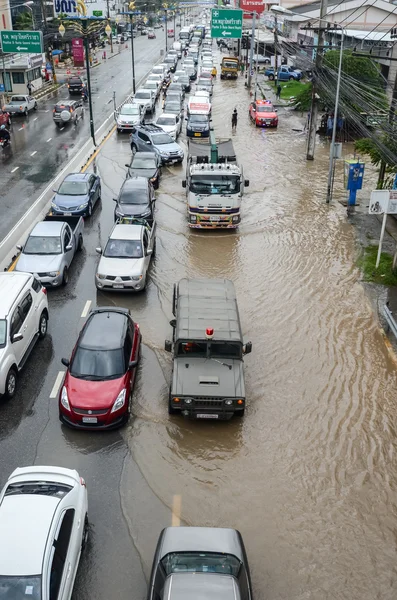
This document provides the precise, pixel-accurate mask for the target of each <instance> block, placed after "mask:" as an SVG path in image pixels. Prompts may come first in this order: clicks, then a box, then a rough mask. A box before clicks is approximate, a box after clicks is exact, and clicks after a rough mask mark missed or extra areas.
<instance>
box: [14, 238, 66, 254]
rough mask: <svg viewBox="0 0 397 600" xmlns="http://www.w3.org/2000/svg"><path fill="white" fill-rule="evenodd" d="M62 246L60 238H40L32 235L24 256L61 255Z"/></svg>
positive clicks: (24, 250) (26, 245)
mask: <svg viewBox="0 0 397 600" xmlns="http://www.w3.org/2000/svg"><path fill="white" fill-rule="evenodd" d="M61 252H62V246H61V239H60V238H59V237H40V236H38V235H31V236H30V237H29V238H28V241H27V242H26V244H25V247H24V249H23V253H24V254H43V255H45V254H61Z"/></svg>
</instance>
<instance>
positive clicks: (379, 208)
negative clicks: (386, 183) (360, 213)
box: [368, 190, 397, 215]
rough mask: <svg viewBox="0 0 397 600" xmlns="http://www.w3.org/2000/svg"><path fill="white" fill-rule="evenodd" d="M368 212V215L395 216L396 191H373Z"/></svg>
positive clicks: (396, 212) (396, 204)
mask: <svg viewBox="0 0 397 600" xmlns="http://www.w3.org/2000/svg"><path fill="white" fill-rule="evenodd" d="M368 212H369V214H370V215H383V213H387V214H388V215H397V190H374V191H373V192H371V199H370V202H369V208H368Z"/></svg>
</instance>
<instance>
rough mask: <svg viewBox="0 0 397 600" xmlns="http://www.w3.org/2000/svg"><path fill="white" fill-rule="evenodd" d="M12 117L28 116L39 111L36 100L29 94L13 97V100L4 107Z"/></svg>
mask: <svg viewBox="0 0 397 600" xmlns="http://www.w3.org/2000/svg"><path fill="white" fill-rule="evenodd" d="M3 110H5V111H6V112H8V113H10V114H11V115H27V114H28V112H29V111H30V110H37V102H36V100H35V99H34V98H33V97H32V96H29V95H27V94H18V95H15V96H11V100H10V101H9V103H8V104H6V105H5V106H4V107H3Z"/></svg>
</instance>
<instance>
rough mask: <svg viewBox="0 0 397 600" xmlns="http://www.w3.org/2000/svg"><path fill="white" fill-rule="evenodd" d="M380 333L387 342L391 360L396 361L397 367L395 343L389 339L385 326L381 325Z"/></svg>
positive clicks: (396, 365)
mask: <svg viewBox="0 0 397 600" xmlns="http://www.w3.org/2000/svg"><path fill="white" fill-rule="evenodd" d="M379 333H380V334H381V336H382V338H383V341H384V343H385V346H386V348H387V352H388V354H389V356H390V358H391V360H392V361H393V363H394V366H395V367H397V354H396V352H395V350H394V348H393V344H392V343H391V341H390V340H389V338H388V336H387V333H386V331H385V330H384V329H383V327H379Z"/></svg>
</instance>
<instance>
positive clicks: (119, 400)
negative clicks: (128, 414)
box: [110, 388, 126, 413]
mask: <svg viewBox="0 0 397 600" xmlns="http://www.w3.org/2000/svg"><path fill="white" fill-rule="evenodd" d="M125 393H126V389H125V388H124V389H123V390H121V392H120V394H119V395H118V396H117V398H116V400H115V402H114V404H113V406H112V410H111V411H110V412H111V413H113V412H116V410H120V408H123V406H124V404H125Z"/></svg>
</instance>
